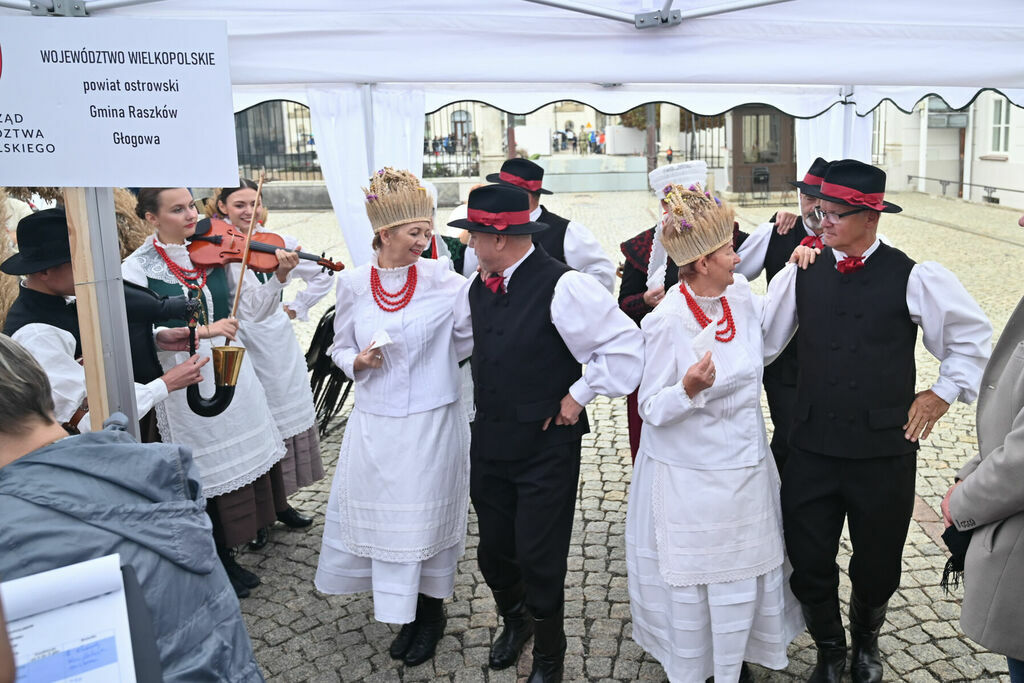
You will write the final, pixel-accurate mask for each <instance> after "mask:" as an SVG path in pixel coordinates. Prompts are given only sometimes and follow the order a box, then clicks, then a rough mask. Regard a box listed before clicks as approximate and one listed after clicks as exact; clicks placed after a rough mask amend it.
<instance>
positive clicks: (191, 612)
mask: <svg viewBox="0 0 1024 683" xmlns="http://www.w3.org/2000/svg"><path fill="white" fill-rule="evenodd" d="M119 418H120V419H119ZM124 424H125V423H124V421H123V416H121V415H116V416H114V417H112V418H111V419H110V420H108V421H107V423H106V424H105V425H104V430H103V431H101V432H92V433H87V434H82V435H80V436H72V437H68V438H66V439H62V440H60V441H58V442H56V443H53V444H51V445H49V446H46V447H45V448H40V449H39V450H37V451H34V452H32V453H29V454H28V455H26V456H24V457H22V458H20V459H18V460H16V461H14V462H13V463H11V464H9V465H7V466H6V467H3V468H0V520H3V523H2V525H0V577H2V578H3V580H5V581H6V580H9V579H16V578H19V577H22V576H27V575H30V574H35V573H38V572H42V571H47V570H49V569H55V568H57V567H63V566H65V565H69V564H74V563H76V562H82V561H85V560H90V559H93V558H97V557H102V556H104V555H109V554H111V553H119V554H120V556H121V563H122V564H129V565H131V566H132V567H133V568H134V569H135V573H136V575H137V576H138V579H139V583H140V584H141V585H142V591H143V594H144V596H145V599H146V604H147V605H148V607H149V611H150V613H151V614H152V616H153V631H154V633H155V635H156V639H157V648H158V650H159V652H160V661H161V665H162V667H163V676H164V680H165V681H168V682H170V681H183V682H184V681H188V682H189V683H201V682H203V681H211V682H212V681H262V680H263V676H262V674H261V673H260V670H259V667H258V666H257V664H256V660H255V658H254V657H253V652H252V643H251V642H250V641H249V634H248V633H247V632H246V630H245V622H244V621H243V620H242V615H241V612H240V611H239V607H238V599H237V598H236V597H235V594H234V591H233V590H232V589H231V584H230V583H229V582H228V578H227V575H226V574H225V573H224V568H223V566H222V565H221V563H220V562H219V560H218V558H217V554H216V551H215V549H214V545H213V536H212V534H211V528H210V519H209V517H207V515H206V512H205V509H206V503H205V500H204V498H203V495H202V489H201V487H200V484H199V473H198V471H197V470H196V468H195V465H193V463H192V457H191V454H190V451H189V449H188V448H185V447H183V446H178V445H175V444H139V443H137V442H136V441H135V440H134V439H132V437H131V436H129V435H128V434H127V433H125V432H124Z"/></svg>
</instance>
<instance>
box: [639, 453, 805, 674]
mask: <svg viewBox="0 0 1024 683" xmlns="http://www.w3.org/2000/svg"><path fill="white" fill-rule="evenodd" d="M657 465H658V463H656V462H655V461H653V460H651V459H650V458H649V457H648V456H646V455H645V454H644V453H643V451H641V452H640V453H639V454H638V456H637V459H636V465H635V467H634V469H633V481H632V484H631V486H630V491H629V508H628V511H627V514H626V564H627V570H628V575H629V576H628V581H629V599H630V611H631V613H632V617H633V640H634V641H636V643H637V644H638V645H640V647H642V648H643V649H644V650H646V651H647V652H649V653H650V654H651V655H652V656H653V657H654V658H655V659H657V660H658V661H659V662H660V663H661V665H662V667H663V668H664V669H665V673H666V674H667V675H668V677H669V680H670V681H673V682H679V683H690V682H693V683H703V682H704V681H705V680H707V679H708V678H709V677H711V676H714V677H715V681H716V683H730V682H734V681H737V680H739V675H740V667H741V666H742V665H743V662H745V661H746V662H751V663H754V664H760V665H761V666H764V667H767V668H769V669H785V668H786V666H787V665H788V664H789V660H788V658H787V656H786V648H787V646H788V645H789V643H790V642H792V640H793V639H794V638H795V637H796V636H797V635H798V634H799V633H800V632H801V631H802V630H803V627H804V624H803V618H802V617H801V614H800V605H799V603H798V602H797V601H796V599H795V598H794V597H793V595H792V593H791V592H790V590H789V581H788V574H789V570H788V568H787V564H788V563H787V564H784V565H780V566H778V567H775V568H773V569H771V570H769V571H767V572H766V573H764V574H761V575H760V576H755V577H752V578H746V579H741V580H738V581H727V582H721V583H709V584H697V585H692V586H673V585H669V584H668V583H666V582H665V580H664V579H663V578H662V575H661V571H660V569H659V560H658V545H657V539H656V533H655V521H654V512H653V508H654V506H653V502H652V489H653V486H654V471H655V468H656V466H657ZM761 466H763V467H766V468H768V467H774V464H773V463H772V462H771V458H763V459H762V461H761ZM776 495H777V494H776Z"/></svg>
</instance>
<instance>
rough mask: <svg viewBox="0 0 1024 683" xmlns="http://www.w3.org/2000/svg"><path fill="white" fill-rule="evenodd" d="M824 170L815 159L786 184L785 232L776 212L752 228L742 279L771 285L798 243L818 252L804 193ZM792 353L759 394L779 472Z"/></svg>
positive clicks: (769, 370)
mask: <svg viewBox="0 0 1024 683" xmlns="http://www.w3.org/2000/svg"><path fill="white" fill-rule="evenodd" d="M827 169H828V162H827V161H825V160H824V159H822V158H821V157H818V158H817V159H815V160H814V163H813V164H811V167H810V169H808V171H807V173H806V174H805V175H804V179H803V180H800V181H793V182H791V183H790V185H793V186H794V187H796V188H797V190H799V194H800V197H799V201H800V215H799V216H798V217H796V224H795V225H794V226H793V227H792V228H791V229H788V230H785V231H780V230H779V229H777V228H778V226H779V224H781V223H782V220H781V218H782V215H783V214H785V212H781V211H780V212H779V213H778V214H776V215H775V216H772V218H771V220H769V221H768V222H766V223H762V224H761V225H759V226H757V228H756V229H755V230H754V232H752V233H750V237H749V238H748V239H747V240H746V241H745V242H744V243H743V246H742V248H740V249H739V250H738V251H737V252H736V255H737V256H739V257H740V264H739V265H738V266H736V272H738V273H742V274H743V276H744V277H745V278H747V280H753V279H754V278H756V277H757V276H758V275H760V274H761V271H762V270H763V271H765V277H767V279H768V282H771V281H772V278H774V277H775V276H776V275H777V274H778V273H779V271H781V270H782V268H783V267H784V266H785V265H786V263H787V262H788V261H789V257H790V254H792V253H793V250H794V249H796V248H797V246H798V245H801V244H803V245H807V246H810V247H814V248H818V249H820V248H821V247H822V246H823V244H822V241H821V222H820V221H819V220H818V218H817V216H816V215H815V211H814V208H815V207H816V206H817V205H818V201H819V200H818V198H817V197H812V196H811V195H809V194H807V190H808V188H810V189H814V190H817V189H818V188H820V187H821V181H822V178H823V177H824V175H825V171H826V170H827ZM787 215H792V214H787ZM796 349H797V343H796V340H795V339H794V340H793V341H791V342H790V343H789V345H788V346H787V347H786V348H785V350H784V351H783V352H782V353H781V354H780V355H779V357H778V358H776V359H775V360H774V361H772V363H771V364H770V365H766V366H765V368H764V380H763V381H764V392H765V395H766V396H767V398H768V411H769V412H770V413H771V417H772V424H773V425H774V431H773V433H772V441H771V449H772V455H773V456H774V457H775V465H776V466H777V467H778V469H779V474H782V472H783V470H784V469H785V465H786V457H787V456H788V454H789V446H788V440H789V426H790V425H791V424H793V406H794V405H796V376H797V370H798V369H799V362H798V360H797V350H796Z"/></svg>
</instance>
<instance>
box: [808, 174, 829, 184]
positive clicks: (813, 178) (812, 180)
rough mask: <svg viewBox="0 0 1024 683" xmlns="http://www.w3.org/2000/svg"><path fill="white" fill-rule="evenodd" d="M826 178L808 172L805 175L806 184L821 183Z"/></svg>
mask: <svg viewBox="0 0 1024 683" xmlns="http://www.w3.org/2000/svg"><path fill="white" fill-rule="evenodd" d="M824 180H825V179H824V178H822V177H821V176H818V175H813V174H811V173H808V174H807V175H805V176H804V183H805V184H806V185H821V183H822V182H823V181H824Z"/></svg>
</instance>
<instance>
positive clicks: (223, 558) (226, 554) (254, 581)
mask: <svg viewBox="0 0 1024 683" xmlns="http://www.w3.org/2000/svg"><path fill="white" fill-rule="evenodd" d="M217 557H219V558H220V562H221V564H223V565H224V571H225V572H227V575H228V580H230V581H231V587H232V588H234V589H235V595H237V596H238V597H239V598H247V597H249V589H250V588H255V587H256V586H258V585H260V577H258V576H256V575H255V574H253V573H252V572H251V571H248V570H247V569H243V568H242V566H241V565H240V564H238V562H236V561H235V551H234V550H231V549H230V548H217Z"/></svg>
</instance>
